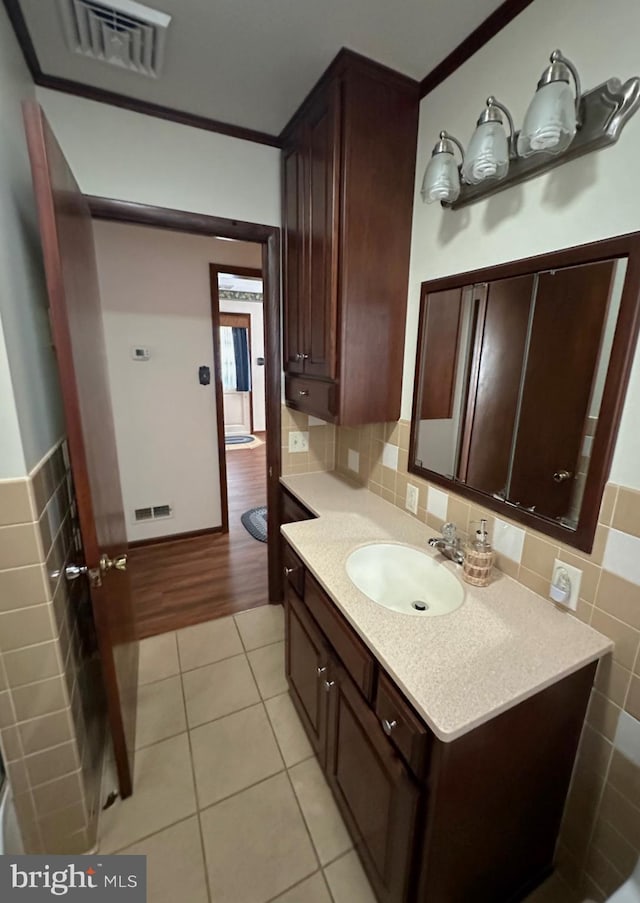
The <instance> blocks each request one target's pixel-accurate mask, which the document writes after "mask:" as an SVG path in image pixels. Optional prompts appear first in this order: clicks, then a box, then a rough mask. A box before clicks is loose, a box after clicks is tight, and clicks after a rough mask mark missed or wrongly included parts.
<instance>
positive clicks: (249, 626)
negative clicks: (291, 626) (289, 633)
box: [235, 605, 284, 650]
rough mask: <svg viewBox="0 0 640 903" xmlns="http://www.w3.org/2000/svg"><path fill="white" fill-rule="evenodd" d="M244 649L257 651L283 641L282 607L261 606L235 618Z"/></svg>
mask: <svg viewBox="0 0 640 903" xmlns="http://www.w3.org/2000/svg"><path fill="white" fill-rule="evenodd" d="M235 619H236V624H237V625H238V630H239V631H240V636H241V637H242V642H243V643H244V647H245V649H247V650H249V649H257V648H258V647H259V646H268V645H269V644H270V643H277V642H278V641H279V640H283V639H284V609H283V607H282V605H262V606H261V607H260V608H252V609H250V610H249V611H243V612H241V613H240V614H237V615H236V616H235Z"/></svg>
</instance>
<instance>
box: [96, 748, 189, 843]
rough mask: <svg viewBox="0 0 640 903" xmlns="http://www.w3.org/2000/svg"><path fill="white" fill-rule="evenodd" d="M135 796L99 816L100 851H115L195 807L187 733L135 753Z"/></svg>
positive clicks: (187, 814)
mask: <svg viewBox="0 0 640 903" xmlns="http://www.w3.org/2000/svg"><path fill="white" fill-rule="evenodd" d="M133 789H134V793H133V796H131V797H129V799H126V800H122V801H120V800H119V801H118V802H117V803H115V804H114V805H113V806H111V808H110V809H107V810H106V811H105V812H103V813H102V814H101V817H100V846H99V848H100V851H101V852H103V853H112V852H114V851H115V850H121V849H122V848H123V847H126V846H130V845H131V844H132V843H135V842H136V841H138V840H141V839H142V838H144V837H147V836H148V835H149V834H155V833H156V832H158V831H161V830H162V829H163V828H166V827H168V826H169V825H171V824H173V823H174V822H177V821H180V820H181V819H183V818H186V817H187V816H189V815H192V814H193V813H194V812H195V811H196V797H195V790H194V786H193V772H192V769H191V755H190V752H189V741H188V738H187V734H186V733H185V734H179V735H178V736H177V737H172V738H171V739H170V740H162V741H161V742H160V743H154V745H153V746H146V747H145V748H144V749H140V750H138V751H137V753H136V762H135V769H134V776H133Z"/></svg>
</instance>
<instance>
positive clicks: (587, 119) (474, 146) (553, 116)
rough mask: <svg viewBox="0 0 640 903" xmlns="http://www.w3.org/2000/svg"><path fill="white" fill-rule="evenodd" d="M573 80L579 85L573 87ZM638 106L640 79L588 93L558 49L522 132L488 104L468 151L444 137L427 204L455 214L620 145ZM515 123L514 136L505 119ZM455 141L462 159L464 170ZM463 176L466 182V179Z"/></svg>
mask: <svg viewBox="0 0 640 903" xmlns="http://www.w3.org/2000/svg"><path fill="white" fill-rule="evenodd" d="M572 82H573V87H572V84H571V83H572ZM639 107H640V78H638V77H634V78H630V79H628V80H627V81H626V82H624V83H623V82H621V81H620V79H618V78H610V79H608V81H606V82H603V84H601V85H598V86H597V87H595V88H592V89H591V90H590V91H586V92H585V93H582V90H581V84H580V76H579V74H578V70H577V68H576V67H575V66H574V64H573V63H572V62H571V60H569V59H567V57H565V56H564V55H563V53H562V52H561V51H560V50H554V52H553V53H552V54H551V57H550V64H549V65H548V66H547V68H546V69H545V70H544V72H543V73H542V77H541V78H540V81H539V82H538V88H537V91H536V93H535V95H534V97H533V99H532V101H531V103H530V104H529V108H528V110H527V113H526V115H525V118H524V124H523V126H522V129H521V130H520V132H516V131H515V129H514V125H513V119H512V117H511V115H510V113H509V111H508V109H507V108H506V107H505V106H504V105H503V104H501V103H499V102H498V101H497V100H496V98H495V97H489V98H488V99H487V106H486V109H485V110H484V111H483V112H482V115H481V116H480V118H479V120H478V124H477V127H476V129H475V131H474V133H473V135H472V137H471V141H470V143H469V148H468V150H467V152H466V154H465V152H464V149H463V148H462V146H461V145H460V142H459V141H457V140H456V139H455V138H453V136H451V135H449V134H448V133H447V132H440V141H439V142H438V144H437V145H436V146H435V148H434V150H433V153H432V156H431V160H430V161H429V165H428V166H427V169H426V172H425V174H424V179H423V182H422V199H423V201H425V202H426V203H428V204H429V203H433V202H434V201H438V200H439V201H440V202H441V204H442V206H443V207H451V208H453V209H454V210H456V209H458V208H460V207H465V206H466V205H467V204H472V203H474V202H475V201H478V200H481V199H482V198H486V197H488V196H489V195H490V194H494V193H495V192H498V191H502V190H503V189H505V188H509V187H511V186H512V185H517V184H518V183H520V182H525V181H527V180H528V179H532V178H534V177H535V176H538V175H541V174H542V173H543V172H548V171H549V170H550V169H553V168H555V167H556V166H559V165H560V164H561V163H564V162H565V161H566V160H574V159H575V158H576V157H581V156H582V155H583V154H588V153H591V151H594V150H598V149H600V148H604V147H609V146H610V145H612V144H615V143H616V141H617V140H618V138H619V137H620V134H621V132H622V129H623V128H624V126H625V125H626V123H627V122H628V121H629V119H630V118H631V117H632V116H633V114H634V113H635V112H636V111H637V110H638V108H639ZM503 114H504V116H505V117H506V119H507V122H508V124H509V136H508V137H507V134H506V132H505V129H504V125H503V118H502V115H503ZM452 142H453V143H455V144H456V145H457V146H458V147H459V149H460V153H461V155H462V165H461V166H460V167H458V166H457V165H456V162H455V158H454V147H453V143H452ZM460 174H461V175H462V183H461V182H460Z"/></svg>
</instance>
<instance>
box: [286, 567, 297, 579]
mask: <svg viewBox="0 0 640 903" xmlns="http://www.w3.org/2000/svg"><path fill="white" fill-rule="evenodd" d="M294 571H295V568H288V567H286V566H285V569H284V575H285V577H288V576H289V574H293V572H294Z"/></svg>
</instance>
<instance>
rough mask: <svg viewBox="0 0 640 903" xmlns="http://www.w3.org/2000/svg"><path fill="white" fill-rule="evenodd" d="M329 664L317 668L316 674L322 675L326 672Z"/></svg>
mask: <svg viewBox="0 0 640 903" xmlns="http://www.w3.org/2000/svg"><path fill="white" fill-rule="evenodd" d="M326 672H327V666H326V665H325V666H324V667H323V668H316V674H317V675H318V677H320V675H321V674H326Z"/></svg>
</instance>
